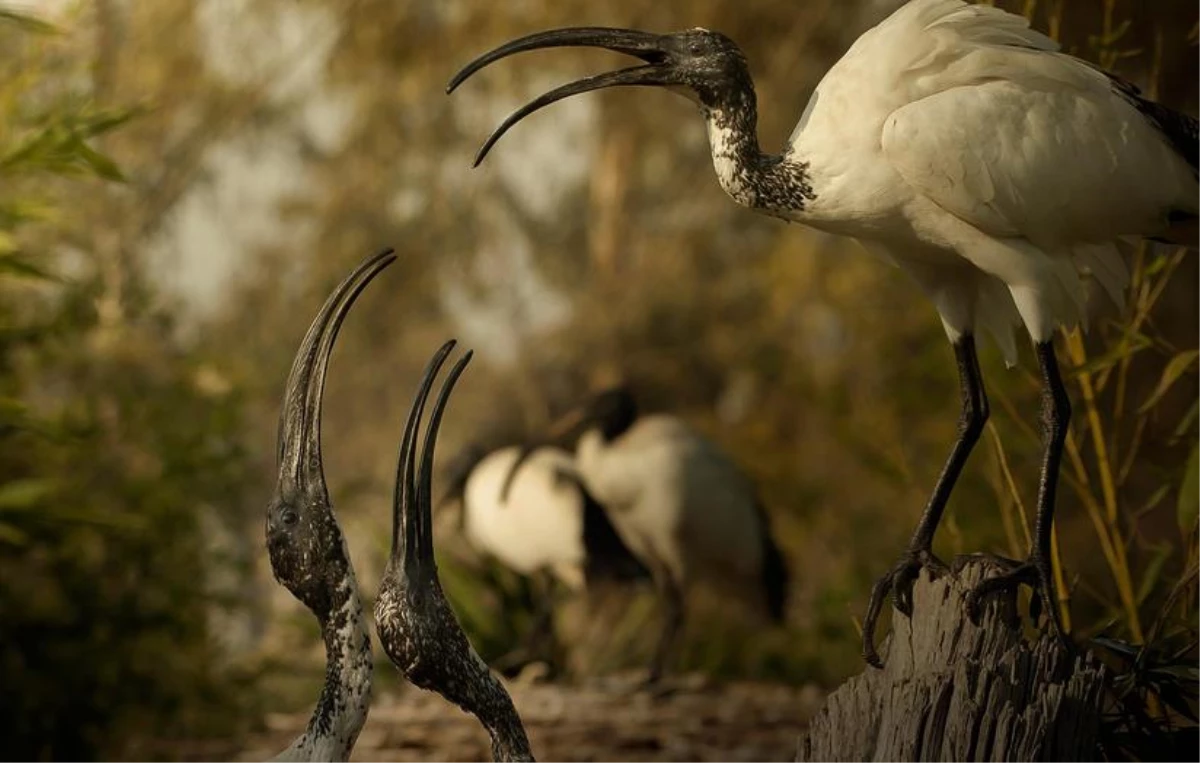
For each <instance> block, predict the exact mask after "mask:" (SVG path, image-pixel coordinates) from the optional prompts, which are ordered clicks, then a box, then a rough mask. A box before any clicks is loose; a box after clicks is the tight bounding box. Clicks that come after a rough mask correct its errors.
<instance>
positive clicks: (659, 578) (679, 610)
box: [646, 564, 684, 684]
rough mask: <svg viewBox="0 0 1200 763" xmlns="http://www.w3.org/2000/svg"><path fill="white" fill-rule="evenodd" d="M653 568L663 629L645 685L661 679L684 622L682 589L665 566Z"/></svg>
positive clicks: (660, 565)
mask: <svg viewBox="0 0 1200 763" xmlns="http://www.w3.org/2000/svg"><path fill="white" fill-rule="evenodd" d="M655 566H656V567H657V568H658V569H656V570H655V571H654V577H655V583H656V584H657V586H658V589H659V597H660V599H661V602H662V607H663V629H662V635H660V636H659V639H658V646H657V647H656V648H655V650H654V657H653V659H652V660H651V662H650V672H649V675H648V676H647V678H646V683H647V684H656V683H658V681H659V679H661V678H662V674H663V670H664V668H665V667H666V664H667V660H668V659H670V657H671V651H672V650H673V649H674V647H675V643H676V642H677V641H678V640H679V634H680V632H681V631H682V630H683V620H684V601H683V588H682V587H681V586H680V585H679V583H678V582H677V581H676V580H675V579H674V578H672V577H671V574H670V572H669V571H668V570H667V569H666V566H665V565H662V564H656V565H655Z"/></svg>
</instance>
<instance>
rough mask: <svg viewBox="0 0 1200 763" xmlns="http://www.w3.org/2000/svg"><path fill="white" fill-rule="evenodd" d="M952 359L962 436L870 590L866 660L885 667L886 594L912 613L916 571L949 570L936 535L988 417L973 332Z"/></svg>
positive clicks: (958, 344) (865, 628) (957, 345)
mask: <svg viewBox="0 0 1200 763" xmlns="http://www.w3.org/2000/svg"><path fill="white" fill-rule="evenodd" d="M954 358H955V360H956V361H957V364H958V380H959V385H960V387H961V390H962V413H961V414H960V415H959V417H958V439H957V440H955V442H954V447H953V448H952V449H951V450H950V456H949V457H948V458H947V459H946V465H945V466H944V467H942V473H941V474H940V475H939V476H938V480H937V484H936V485H934V488H933V494H932V495H931V496H930V497H929V503H928V504H926V506H925V511H924V513H922V514H921V520H920V521H919V522H918V523H917V529H916V530H915V531H914V532H913V536H912V540H910V541H909V543H908V548H907V549H906V550H905V552H904V553H903V554H902V555H901V557H900V559H899V561H897V562H896V565H895V566H894V567H893V568H892V569H891V570H890V571H889V572H888V573H887V574H886V575H884V576H883V577H882V578H880V579H879V581H878V582H876V583H875V587H874V588H873V589H871V600H870V602H869V603H868V604H867V614H866V617H864V618H863V634H862V637H863V659H865V660H866V661H867V662H868V663H869V664H871V665H874V666H875V667H882V666H883V662H882V660H880V659H879V653H878V652H877V651H876V650H875V623H876V621H877V620H878V619H879V613H880V611H881V610H882V609H883V602H884V599H885V598H887V595H888V593H889V592H891V593H892V599H893V601H894V602H895V605H896V609H898V610H900V611H901V612H903V613H904V614H905V615H908V616H911V615H912V587H913V582H914V581H915V580H916V578H917V573H918V572H919V571H920V569H921V568H922V567H928V568H929V569H930V570H932V571H933V572H934V573H941V572H945V570H946V565H945V564H943V563H942V562H941V561H940V560H939V559H938V558H937V557H935V556H934V555H933V534H934V532H935V531H936V530H937V526H938V523H939V522H940V521H941V519H942V513H943V512H944V511H945V510H946V503H947V502H948V501H949V500H950V493H951V491H952V490H953V489H954V484H955V483H956V482H957V481H958V476H959V475H960V474H961V473H962V470H963V466H964V465H965V464H966V463H967V457H968V456H969V455H970V454H971V449H972V448H974V447H975V443H977V442H978V441H979V436H980V434H982V432H983V425H984V424H985V423H987V419H988V412H989V411H988V401H987V393H986V392H985V391H984V388H983V375H982V374H981V373H980V371H979V358H978V356H977V355H976V354H975V337H973V336H972V335H970V334H964V335H963V336H962V337H960V338H959V339H958V341H956V342H955V343H954Z"/></svg>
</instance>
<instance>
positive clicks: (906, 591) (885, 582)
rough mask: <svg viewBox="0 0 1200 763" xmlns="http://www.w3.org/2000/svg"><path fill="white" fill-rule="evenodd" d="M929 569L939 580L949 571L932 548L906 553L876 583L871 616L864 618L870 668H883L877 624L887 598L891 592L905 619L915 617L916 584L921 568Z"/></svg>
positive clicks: (868, 614)
mask: <svg viewBox="0 0 1200 763" xmlns="http://www.w3.org/2000/svg"><path fill="white" fill-rule="evenodd" d="M922 568H924V569H927V570H929V573H930V574H931V575H932V576H933V577H939V576H941V575H944V574H946V573H947V572H949V568H948V567H947V566H946V564H945V563H944V562H943V561H942V560H941V559H938V558H937V557H936V556H934V555H933V552H932V551H931V550H930V549H928V548H917V549H909V550H908V551H905V552H904V554H903V555H902V556H901V557H900V559H899V560H898V561H897V562H896V565H895V566H894V567H892V569H891V570H890V571H889V572H888V573H887V574H886V575H884V576H883V577H881V578H880V579H879V580H878V581H876V582H875V586H874V587H873V588H872V589H871V600H870V602H868V604H867V615H866V617H864V618H863V659H864V660H866V661H867V664H868V665H871V666H873V667H876V668H882V667H883V660H882V659H881V658H880V657H879V652H878V651H877V650H876V648H875V623H876V622H877V621H878V620H879V614H880V612H881V611H882V610H883V602H884V599H886V598H887V595H888V594H889V593H891V595H892V604H893V606H895V608H896V609H897V610H898V611H899V612H900V613H901V614H903V615H904V616H906V617H912V611H913V602H912V592H913V583H915V582H916V580H917V576H918V575H919V574H920V572H921V569H922Z"/></svg>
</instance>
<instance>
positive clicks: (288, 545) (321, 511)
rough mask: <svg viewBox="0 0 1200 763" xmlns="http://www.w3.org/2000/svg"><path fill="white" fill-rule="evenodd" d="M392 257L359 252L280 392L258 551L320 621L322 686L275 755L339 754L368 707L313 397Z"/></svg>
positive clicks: (359, 610)
mask: <svg viewBox="0 0 1200 763" xmlns="http://www.w3.org/2000/svg"><path fill="white" fill-rule="evenodd" d="M394 259H395V255H394V254H392V252H391V250H388V251H385V252H381V253H379V254H377V255H375V256H373V257H369V258H367V259H366V260H364V261H363V262H362V263H361V264H360V265H359V266H358V267H357V268H355V270H354V272H352V273H351V274H350V275H349V276H348V277H347V278H346V279H345V280H344V281H342V283H341V284H339V285H338V287H337V288H336V289H335V290H334V292H333V293H332V294H331V295H330V296H329V299H327V300H326V301H325V304H324V305H323V306H322V307H321V310H320V312H319V313H318V314H317V317H316V318H315V319H314V320H313V322H312V325H311V326H310V327H309V330H308V333H307V334H305V337H304V340H303V342H301V344H300V349H299V351H298V352H297V353H296V359H295V362H294V363H293V364H292V371H291V374H290V375H289V377H288V383H287V389H286V392H285V394H284V402H283V409H282V411H281V412H280V416H279V447H278V460H279V464H278V466H279V475H278V481H277V483H276V488H275V496H274V497H273V498H272V500H271V502H270V504H268V506H267V516H266V536H267V552H268V554H269V555H270V558H271V570H272V572H274V574H275V578H276V580H278V581H279V582H280V583H282V584H283V585H284V587H286V588H287V589H288V591H290V592H291V594H292V595H293V596H295V597H296V598H297V599H299V600H300V601H301V603H303V604H304V606H306V607H308V609H309V610H310V611H311V612H312V613H313V615H314V616H315V617H316V618H317V622H318V623H320V625H321V636H322V638H323V639H324V642H325V685H324V687H323V688H322V689H321V695H320V697H319V698H318V700H317V706H316V708H315V709H314V710H313V714H312V717H311V718H310V719H309V722H308V726H307V727H306V728H305V730H304V733H303V734H301V735H300V736H299V737H297V739H296V740H295V741H294V742H292V744H291V745H290V746H289V747H288V748H287V749H286V750H284V751H283V752H282V753H280V755H279V756H278V757H277V758H276V759H277V760H348V759H349V757H350V751H351V750H352V749H353V747H354V742H355V741H356V740H357V739H358V734H359V732H360V731H361V730H362V727H363V724H364V723H365V722H366V719H367V712H368V710H369V708H370V704H371V674H372V662H371V637H370V635H369V634H368V632H367V624H366V617H365V615H364V614H363V606H362V599H361V597H360V596H359V592H358V582H357V580H356V578H355V575H354V567H353V566H352V565H351V563H350V553H349V551H348V550H347V547H346V538H345V536H344V535H343V534H342V529H341V527H340V526H339V525H338V521H337V517H335V516H334V513H333V504H332V502H331V501H330V500H329V490H328V489H327V487H326V485H325V471H324V462H323V459H322V457H321V431H320V430H321V398H322V394H323V392H324V388H325V375H326V372H327V370H328V366H329V356H330V354H331V353H332V352H333V344H334V342H335V340H336V338H337V333H338V330H339V328H340V327H341V324H342V321H343V320H344V319H345V317H346V314H347V313H348V312H349V311H350V307H351V306H352V305H353V304H354V301H355V299H356V298H357V297H358V295H359V293H361V291H362V289H363V288H365V287H366V285H367V284H368V283H369V282H370V281H371V279H372V278H374V277H375V275H377V274H378V273H379V272H380V271H381V270H383V268H385V267H387V266H388V265H389V264H391V262H392V261H393V260H394Z"/></svg>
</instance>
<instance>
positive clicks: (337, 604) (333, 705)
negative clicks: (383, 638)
mask: <svg viewBox="0 0 1200 763" xmlns="http://www.w3.org/2000/svg"><path fill="white" fill-rule="evenodd" d="M348 573H349V574H348V575H347V576H346V577H345V578H344V579H343V581H342V582H341V583H340V584H339V585H338V586H337V588H336V589H335V591H334V592H333V596H332V599H331V604H332V606H331V607H330V610H329V611H330V614H329V615H328V616H327V617H325V618H322V617H320V616H318V617H317V619H318V621H320V622H321V635H322V637H323V638H324V640H325V686H324V688H322V689H321V696H320V698H318V699H317V707H316V709H314V710H313V714H312V718H310V719H309V721H308V727H307V728H305V730H304V733H303V734H301V735H300V736H299V737H297V738H296V740H295V741H294V742H292V744H291V746H290V747H288V748H287V749H286V750H284V751H283V752H282V753H280V754H279V756H278V757H276V758H275V759H276V760H339V761H340V760H349V758H350V750H351V749H353V747H354V742H355V741H356V740H357V739H358V732H360V731H361V730H362V727H363V724H364V723H365V722H366V720H367V711H368V709H369V708H370V704H371V671H372V663H371V637H370V636H369V635H368V633H367V624H366V618H365V617H364V615H363V606H362V600H361V599H360V598H359V594H358V585H357V584H356V583H355V581H354V572H353V570H348Z"/></svg>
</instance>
